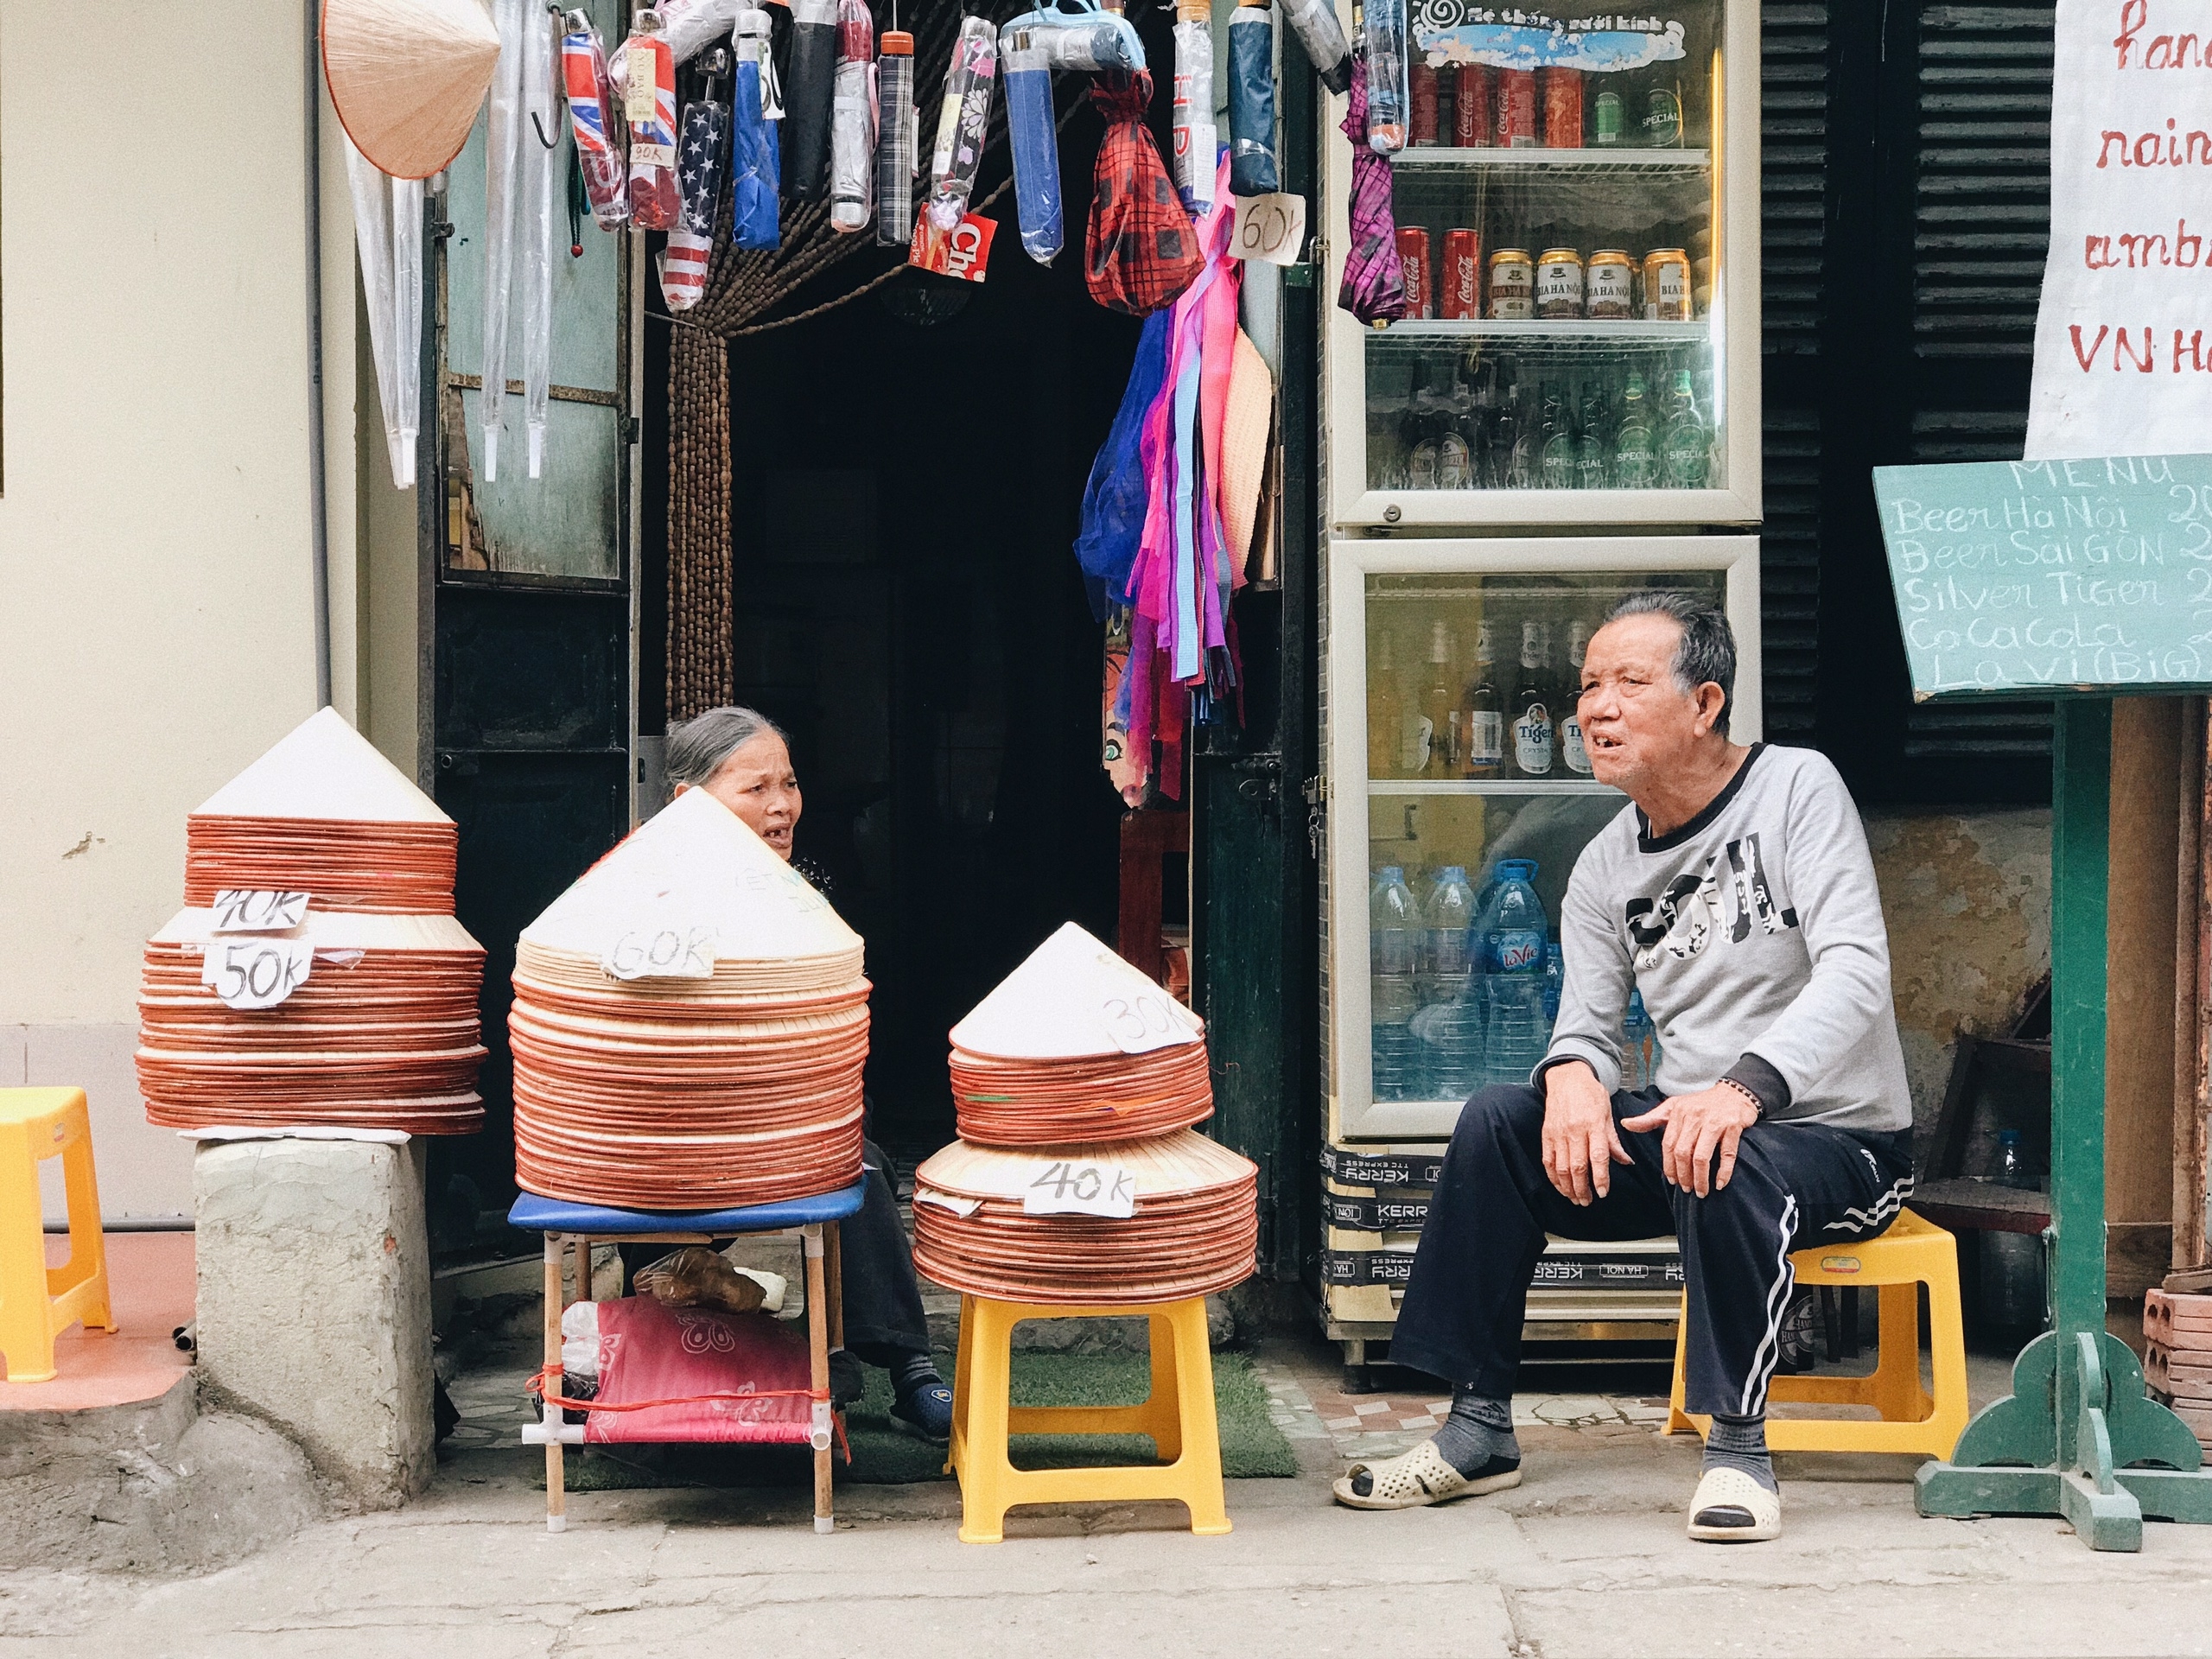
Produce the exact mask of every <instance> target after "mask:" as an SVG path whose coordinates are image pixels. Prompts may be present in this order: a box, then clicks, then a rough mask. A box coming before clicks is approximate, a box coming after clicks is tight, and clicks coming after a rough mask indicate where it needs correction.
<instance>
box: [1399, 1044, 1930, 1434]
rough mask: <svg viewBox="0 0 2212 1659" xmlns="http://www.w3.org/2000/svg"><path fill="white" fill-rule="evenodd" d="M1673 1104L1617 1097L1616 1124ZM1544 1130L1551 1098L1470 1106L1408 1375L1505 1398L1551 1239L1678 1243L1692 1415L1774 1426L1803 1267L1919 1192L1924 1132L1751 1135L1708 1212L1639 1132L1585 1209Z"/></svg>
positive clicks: (1501, 1089) (1434, 1208) (1805, 1127)
mask: <svg viewBox="0 0 2212 1659" xmlns="http://www.w3.org/2000/svg"><path fill="white" fill-rule="evenodd" d="M1658 1099H1659V1096H1657V1095H1656V1094H1643V1095H1629V1094H1618V1095H1615V1096H1613V1116H1614V1118H1615V1120H1616V1121H1617V1122H1618V1120H1619V1119H1622V1118H1627V1117H1635V1116H1638V1115H1640V1114H1642V1113H1643V1112H1646V1111H1649V1109H1651V1108H1652V1106H1654V1105H1655V1104H1656V1103H1657V1102H1658ZM1543 1126H1544V1103H1543V1097H1542V1096H1541V1095H1540V1094H1539V1093H1538V1092H1537V1091H1536V1090H1535V1089H1533V1088H1530V1087H1528V1086H1527V1085H1525V1084H1494V1085H1492V1086H1491V1087H1490V1088H1487V1089H1484V1090H1482V1091H1481V1092H1480V1093H1479V1094H1478V1095H1476V1096H1475V1097H1474V1098H1473V1099H1472V1100H1471V1101H1469V1102H1468V1103H1467V1105H1466V1109H1465V1111H1463V1112H1462V1113H1461V1114H1460V1116H1459V1128H1457V1129H1455V1130H1453V1131H1452V1148H1451V1151H1450V1152H1449V1153H1448V1154H1446V1157H1445V1160H1444V1170H1443V1173H1442V1175H1441V1177H1440V1179H1439V1180H1438V1182H1437V1185H1436V1192H1435V1196H1434V1198H1432V1199H1431V1201H1430V1204H1429V1210H1428V1219H1427V1222H1426V1223H1425V1224H1423V1226H1422V1228H1421V1245H1420V1248H1419V1249H1417V1250H1416V1251H1415V1252H1414V1267H1413V1276H1412V1279H1411V1281H1409V1282H1408V1285H1407V1287H1406V1299H1405V1303H1404V1305H1403V1306H1402V1308H1401V1310H1400V1312H1399V1314H1398V1323H1397V1328H1396V1330H1395V1332H1392V1334H1391V1338H1390V1357H1391V1359H1392V1360H1393V1361H1395V1363H1399V1364H1402V1365H1410V1366H1412V1367H1414V1369H1415V1370H1422V1371H1427V1372H1428V1373H1429V1374H1430V1375H1431V1376H1437V1377H1441V1378H1442V1379H1444V1380H1445V1381H1446V1382H1448V1383H1452V1384H1454V1385H1455V1386H1468V1387H1472V1388H1473V1389H1475V1390H1476V1391H1477V1392H1478V1393H1480V1394H1483V1395H1487V1396H1489V1397H1490V1398H1492V1399H1503V1398H1505V1397H1507V1396H1508V1395H1510V1394H1511V1393H1512V1391H1513V1376H1514V1373H1515V1371H1516V1370H1517V1369H1518V1367H1519V1365H1520V1362H1521V1324H1522V1315H1523V1313H1524V1311H1525V1308H1526V1304H1527V1299H1528V1291H1529V1276H1530V1275H1531V1274H1533V1273H1534V1272H1535V1268H1536V1258H1537V1257H1538V1256H1540V1255H1542V1254H1543V1249H1544V1236H1545V1234H1547V1233H1554V1234H1557V1235H1558V1236H1560V1237H1562V1238H1571V1239H1578V1240H1587V1241H1592V1242H1605V1241H1617V1240H1623V1239H1632V1238H1652V1237H1656V1236H1661V1235H1663V1234H1666V1233H1669V1232H1671V1233H1673V1234H1674V1235H1675V1237H1676V1238H1677V1239H1678V1240H1680V1242H1681V1253H1682V1276H1683V1278H1684V1280H1685V1281H1687V1285H1688V1291H1689V1344H1688V1346H1689V1351H1688V1364H1687V1370H1688V1390H1687V1399H1688V1406H1689V1408H1690V1409H1691V1410H1692V1411H1694V1412H1699V1413H1707V1412H1724V1413H1726V1414H1729V1415H1732V1416H1749V1415H1751V1414H1757V1413H1760V1412H1764V1410H1765V1409H1766V1388H1767V1381H1768V1379H1769V1378H1770V1377H1771V1376H1773V1374H1774V1362H1775V1357H1776V1355H1777V1351H1778V1349H1779V1346H1780V1332H1781V1325H1782V1315H1783V1309H1784V1308H1785V1307H1787V1306H1788V1305H1789V1293H1790V1291H1791V1289H1792V1288H1793V1287H1794V1286H1795V1285H1796V1274H1794V1273H1793V1272H1792V1271H1791V1270H1790V1266H1789V1253H1790V1252H1791V1251H1792V1250H1796V1249H1809V1248H1810V1247H1812V1246H1814V1245H1816V1244H1821V1243H1827V1242H1828V1241H1830V1240H1838V1241H1840V1240H1843V1239H1847V1238H1872V1237H1873V1236H1875V1235H1876V1234H1878V1233H1879V1232H1881V1231H1882V1230H1884V1229H1885V1228H1886V1227H1888V1226H1889V1224H1891V1222H1892V1221H1894V1220H1895V1219H1896V1218H1897V1211H1898V1209H1899V1207H1900V1206H1901V1205H1903V1204H1904V1201H1905V1199H1906V1198H1910V1196H1911V1193H1912V1136H1911V1134H1910V1131H1907V1130H1898V1131H1897V1132H1896V1133H1894V1134H1886V1135H1881V1134H1877V1135H1854V1134H1851V1133H1849V1132H1847V1131H1845V1130H1842V1129H1834V1128H1827V1127H1825V1126H1823V1125H1821V1124H1815V1123H1789V1122H1759V1123H1755V1124H1753V1125H1752V1126H1751V1128H1748V1129H1746V1130H1745V1132H1744V1136H1743V1140H1742V1141H1741V1143H1740V1144H1739V1146H1738V1149H1737V1154H1736V1172H1735V1173H1734V1175H1733V1176H1732V1177H1731V1178H1730V1179H1729V1182H1728V1185H1726V1187H1724V1188H1722V1189H1721V1190H1720V1191H1719V1192H1713V1193H1712V1194H1710V1195H1709V1196H1707V1197H1706V1198H1699V1197H1697V1196H1696V1195H1695V1194H1694V1193H1690V1192H1682V1191H1681V1190H1679V1189H1677V1188H1675V1187H1673V1186H1670V1185H1668V1184H1667V1181H1666V1179H1665V1177H1664V1176H1663V1175H1662V1173H1661V1167H1660V1161H1659V1150H1660V1135H1661V1132H1660V1131H1658V1130H1653V1131H1651V1132H1649V1133H1648V1134H1643V1135H1631V1134H1630V1133H1628V1132H1627V1131H1626V1130H1623V1131H1622V1132H1621V1146H1622V1147H1623V1149H1624V1151H1626V1152H1627V1153H1628V1154H1629V1156H1630V1158H1631V1159H1632V1160H1634V1161H1633V1162H1631V1163H1630V1164H1627V1165H1621V1164H1615V1165H1614V1166H1612V1191H1611V1192H1609V1193H1608V1194H1607V1195H1606V1196H1605V1197H1604V1198H1599V1199H1596V1200H1594V1201H1593V1202H1592V1203H1591V1204H1590V1205H1586V1206H1585V1205H1577V1204H1575V1203H1573V1201H1572V1200H1570V1199H1568V1198H1565V1197H1563V1196H1561V1195H1560V1192H1559V1191H1558V1190H1557V1189H1556V1188H1555V1187H1554V1186H1553V1185H1552V1184H1551V1182H1550V1180H1549V1179H1548V1178H1547V1177H1546V1175H1545V1174H1544V1158H1543V1144H1542V1137H1543Z"/></svg>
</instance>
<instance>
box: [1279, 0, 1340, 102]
mask: <svg viewBox="0 0 2212 1659" xmlns="http://www.w3.org/2000/svg"><path fill="white" fill-rule="evenodd" d="M1282 10H1283V16H1286V17H1287V18H1288V19H1289V20H1290V27H1291V29H1292V30H1293V31H1294V33H1295V34H1296V35H1297V36H1298V40H1299V44H1300V45H1301V46H1303V47H1304V48H1306V59H1307V60H1308V61H1310V62H1311V63H1312V64H1313V73H1316V74H1318V75H1319V76H1320V77H1321V84H1322V85H1323V86H1326V87H1327V88H1328V89H1329V90H1330V91H1331V92H1350V91H1351V43H1350V42H1348V41H1346V40H1345V39H1344V25H1343V24H1341V23H1339V22H1338V21H1337V8H1336V3H1335V0H1283V6H1282Z"/></svg>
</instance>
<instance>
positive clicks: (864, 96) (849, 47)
mask: <svg viewBox="0 0 2212 1659" xmlns="http://www.w3.org/2000/svg"><path fill="white" fill-rule="evenodd" d="M875 142H876V108H875V19H874V16H872V15H871V14H870V13H869V11H868V0H837V82H836V97H835V99H833V100H832V106H831V110H830V115H829V228H830V229H831V230H833V231H841V232H844V233H846V234H847V235H850V234H852V233H853V232H856V231H864V230H866V229H867V228H868V220H869V219H872V218H873V217H874V214H875Z"/></svg>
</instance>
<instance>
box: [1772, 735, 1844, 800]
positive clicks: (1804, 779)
mask: <svg viewBox="0 0 2212 1659" xmlns="http://www.w3.org/2000/svg"><path fill="white" fill-rule="evenodd" d="M1759 770H1760V771H1762V772H1765V773H1766V774H1767V775H1766V777H1765V778H1764V779H1761V780H1760V781H1762V782H1764V784H1766V785H1767V786H1768V787H1770V788H1783V789H1787V790H1789V791H1791V792H1793V793H1794V792H1796V791H1808V792H1815V793H1825V792H1827V791H1834V792H1835V793H1837V794H1839V795H1841V796H1843V797H1844V798H1846V799H1849V798H1850V796H1851V790H1850V788H1849V786H1848V785H1846V784H1845V782H1844V781H1843V774H1842V773H1841V772H1838V771H1837V770H1836V766H1835V762H1834V761H1833V760H1829V759H1828V758H1827V756H1826V755H1825V754H1822V753H1821V752H1820V751H1819V750H1818V749H1800V748H1794V747H1789V746H1788V745H1785V744H1781V743H1769V744H1766V745H1764V747H1762V748H1761V749H1760V752H1759Z"/></svg>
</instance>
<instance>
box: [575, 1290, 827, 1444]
mask: <svg viewBox="0 0 2212 1659" xmlns="http://www.w3.org/2000/svg"><path fill="white" fill-rule="evenodd" d="M809 1386H810V1377H809V1366H808V1360H807V1351H806V1333H805V1332H804V1331H803V1330H799V1329H795V1328H793V1327H792V1326H791V1325H782V1324H779V1322H778V1321H777V1320H775V1319H772V1318H770V1317H769V1316H768V1315H767V1314H766V1313H717V1312H715V1310H713V1309H711V1308H704V1307H663V1306H661V1305H660V1304H659V1303H658V1302H657V1301H655V1300H653V1299H652V1297H650V1296H626V1297H624V1298H623V1299H622V1300H620V1301H614V1302H601V1304H600V1305H599V1393H598V1395H596V1396H595V1397H594V1401H593V1403H594V1404H595V1405H601V1406H619V1405H626V1404H629V1403H631V1402H634V1401H639V1400H690V1399H691V1398H693V1396H695V1395H711V1394H743V1395H764V1396H766V1397H765V1398H760V1399H747V1400H710V1401H703V1402H699V1403H696V1404H691V1405H671V1406H653V1407H650V1408H646V1409H645V1410H643V1411H594V1412H593V1413H592V1414H590V1416H589V1417H588V1419H587V1420H586V1421H585V1425H584V1439H585V1440H587V1441H588V1442H594V1443H598V1442H607V1441H616V1440H646V1441H654V1440H660V1441H685V1440H728V1441H743V1442H765V1443H772V1444H779V1445H793V1444H798V1443H802V1442H804V1440H806V1439H807V1436H808V1434H809V1433H810V1431H811V1428H812V1425H813V1421H814V1402H813V1401H812V1399H811V1398H810V1396H809V1394H808V1389H809Z"/></svg>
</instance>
